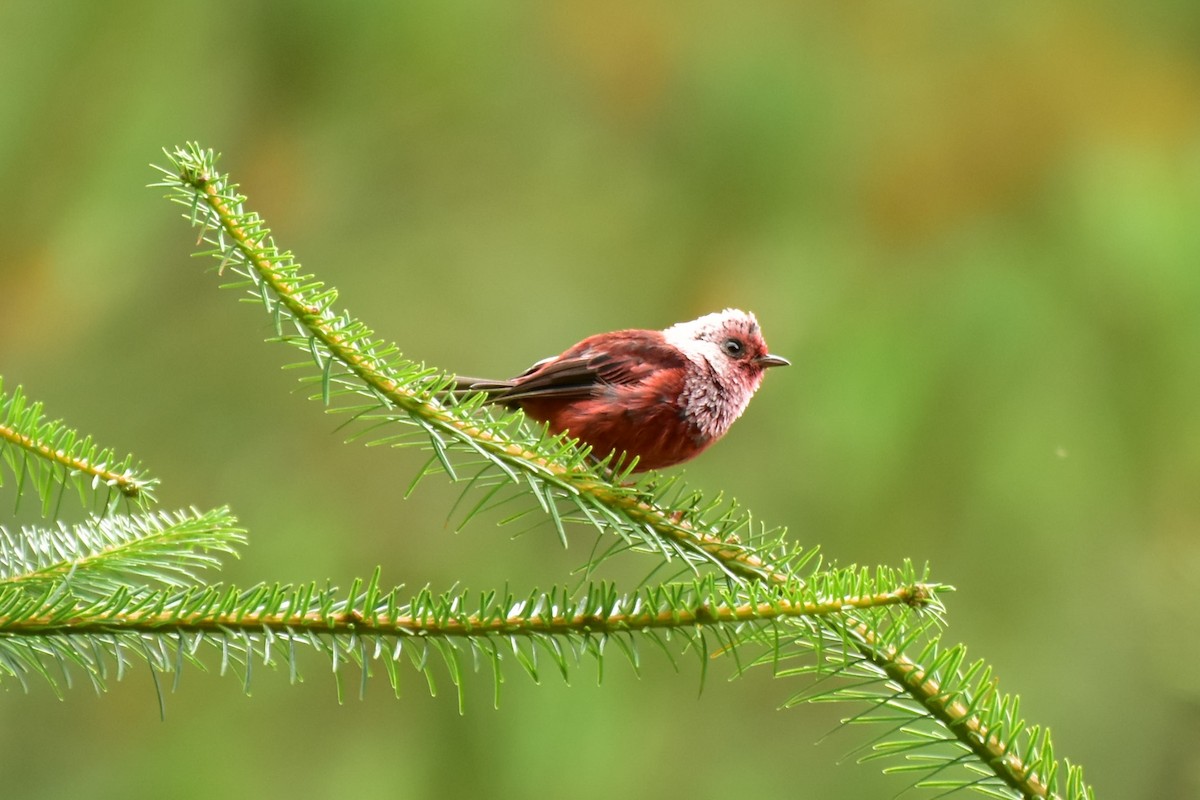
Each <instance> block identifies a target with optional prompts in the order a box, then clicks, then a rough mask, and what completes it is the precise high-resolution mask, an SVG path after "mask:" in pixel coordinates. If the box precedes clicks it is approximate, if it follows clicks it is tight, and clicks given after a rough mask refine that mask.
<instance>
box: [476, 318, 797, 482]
mask: <svg viewBox="0 0 1200 800" xmlns="http://www.w3.org/2000/svg"><path fill="white" fill-rule="evenodd" d="M788 363H789V362H788V360H787V359H786V358H782V357H780V356H776V355H772V354H771V353H769V352H767V344H766V342H765V341H763V337H762V332H761V331H760V330H759V327H758V321H757V320H756V319H755V318H754V315H753V314H750V313H747V312H745V311H739V310H737V309H734V308H727V309H725V310H724V311H719V312H716V313H714V314H707V315H705V316H703V317H700V318H699V319H694V320H692V321H690V322H680V323H678V324H675V325H672V326H671V327H669V328H667V329H665V330H661V331H648V330H624V331H613V332H612V333H600V334H596V335H595V336H589V337H588V338H586V339H584V340H583V341H581V342H579V343H578V344H576V345H573V346H572V347H569V348H567V349H566V350H565V351H563V352H562V353H561V354H559V355H557V356H552V357H550V358H546V359H543V360H542V361H539V362H537V363H536V364H534V365H533V366H532V367H530V368H529V369H527V370H526V371H525V372H522V373H521V374H520V375H518V376H517V377H515V378H513V379H512V380H508V381H490V380H481V379H478V378H464V377H459V378H457V380H456V389H457V390H459V391H464V390H465V391H483V392H487V393H488V395H489V402H493V403H498V404H500V405H504V406H508V407H509V408H520V409H522V410H523V411H524V412H525V413H526V414H527V415H528V416H530V417H532V418H533V419H536V420H538V421H540V422H545V423H546V424H547V426H548V427H549V429H550V431H551V432H553V433H562V432H564V431H565V432H567V433H568V434H569V435H570V436H574V437H578V438H579V439H580V440H581V441H583V442H585V443H586V444H589V445H591V446H592V453H593V454H594V455H596V456H597V457H604V456H606V455H608V454H609V453H611V452H613V451H616V453H617V454H618V455H620V454H621V453H627V454H628V455H629V456H630V457H632V456H637V457H638V463H637V468H636V469H637V471H639V472H641V471H644V470H650V469H659V468H661V467H669V466H672V465H674V464H679V463H681V462H684V461H687V460H689V459H692V458H695V457H696V456H697V455H699V454H700V453H702V452H703V451H704V450H705V449H706V448H707V447H708V446H709V445H711V444H712V443H713V442H715V441H717V440H718V439H720V438H721V437H722V436H724V435H725V432H726V431H727V430H729V426H730V425H732V424H733V422H734V420H736V419H737V418H738V417H739V416H741V414H742V412H743V411H744V410H745V409H746V405H747V404H748V403H749V402H750V398H751V397H752V396H753V395H754V392H755V391H757V389H758V387H759V385H760V384H761V383H762V380H763V375H764V374H765V372H766V370H767V368H768V367H778V366H785V365H787V364H788Z"/></svg>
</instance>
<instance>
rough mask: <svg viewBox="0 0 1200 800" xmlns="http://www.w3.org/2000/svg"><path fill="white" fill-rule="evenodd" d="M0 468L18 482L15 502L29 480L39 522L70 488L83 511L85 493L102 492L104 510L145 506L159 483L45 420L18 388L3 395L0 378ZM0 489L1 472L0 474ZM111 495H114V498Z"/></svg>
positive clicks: (130, 462) (130, 459)
mask: <svg viewBox="0 0 1200 800" xmlns="http://www.w3.org/2000/svg"><path fill="white" fill-rule="evenodd" d="M0 462H3V463H4V464H7V465H8V467H9V469H10V470H11V471H12V473H13V476H14V478H15V480H16V482H17V496H18V500H19V499H20V495H21V493H22V489H23V488H24V486H25V480H26V478H29V479H30V480H32V483H33V486H34V487H35V489H36V491H37V493H38V496H39V498H40V500H41V506H42V516H50V515H51V512H52V511H53V512H54V513H55V514H56V513H57V511H58V507H59V506H60V505H61V503H62V497H63V495H64V494H65V491H66V488H67V485H68V484H73V485H74V486H75V487H76V489H77V490H78V492H79V496H80V501H81V502H82V503H83V504H84V505H85V506H86V505H87V499H86V498H87V493H88V491H93V492H95V491H97V490H99V489H101V488H102V487H103V488H104V490H105V491H104V493H103V505H104V507H105V508H111V506H112V504H113V502H114V501H115V500H117V499H118V498H120V497H126V498H130V499H135V500H140V501H143V502H149V501H150V500H151V499H152V494H153V490H154V487H155V486H156V485H157V483H158V481H156V480H155V479H153V478H150V477H148V476H147V475H146V474H145V472H144V471H143V470H142V469H141V467H140V466H136V465H135V464H134V460H133V456H131V455H126V456H124V457H118V455H117V453H116V451H114V450H113V449H112V448H107V447H105V448H101V447H100V446H99V445H97V444H96V443H95V442H93V441H92V438H91V437H90V436H80V434H79V432H78V431H76V430H74V429H72V428H68V427H67V426H66V425H64V424H63V422H62V421H61V420H47V419H46V418H45V415H44V414H43V413H42V404H41V403H29V402H28V401H27V400H26V398H25V395H24V393H23V392H22V391H21V387H20V386H18V387H16V388H15V389H14V390H13V391H12V393H11V394H9V393H6V392H5V391H4V383H3V378H0ZM0 485H3V471H2V470H0ZM113 490H115V491H116V494H113Z"/></svg>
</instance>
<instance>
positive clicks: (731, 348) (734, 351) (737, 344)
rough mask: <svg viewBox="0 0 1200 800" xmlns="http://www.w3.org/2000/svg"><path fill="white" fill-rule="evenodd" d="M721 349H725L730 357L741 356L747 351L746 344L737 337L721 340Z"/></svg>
mask: <svg viewBox="0 0 1200 800" xmlns="http://www.w3.org/2000/svg"><path fill="white" fill-rule="evenodd" d="M721 349H722V350H724V351H725V355H727V356H729V357H730V358H739V357H740V356H741V355H742V353H743V352H744V351H745V349H746V346H745V345H744V344H742V343H741V341H739V340H737V339H726V340H725V341H723V342H721Z"/></svg>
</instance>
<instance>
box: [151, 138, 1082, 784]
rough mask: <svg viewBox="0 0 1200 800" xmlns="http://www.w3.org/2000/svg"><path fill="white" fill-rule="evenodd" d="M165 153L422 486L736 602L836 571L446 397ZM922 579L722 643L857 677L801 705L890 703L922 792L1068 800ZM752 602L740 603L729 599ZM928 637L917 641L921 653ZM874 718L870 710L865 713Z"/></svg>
mask: <svg viewBox="0 0 1200 800" xmlns="http://www.w3.org/2000/svg"><path fill="white" fill-rule="evenodd" d="M167 156H168V158H169V159H170V161H171V166H170V167H168V168H159V169H160V170H161V172H162V173H163V174H164V180H163V181H162V182H161V183H160V184H157V185H161V186H165V187H167V188H168V189H169V190H170V192H171V195H170V196H171V197H172V199H173V200H175V201H176V202H179V203H182V204H184V205H185V206H187V207H188V209H189V211H188V214H187V215H186V216H187V217H188V218H189V219H190V221H191V222H192V223H193V224H194V225H196V226H198V227H200V229H201V239H202V240H204V241H206V242H208V243H209V244H210V245H211V246H212V248H213V249H211V250H209V251H207V252H208V253H209V254H211V255H214V256H216V257H217V258H219V259H220V267H219V271H220V272H224V271H225V270H226V269H229V270H230V271H232V272H234V273H236V274H237V275H239V276H241V277H242V278H243V279H244V280H241V281H238V282H236V283H234V284H229V286H238V287H245V288H248V289H249V290H250V293H251V295H252V296H253V297H254V298H255V299H256V300H257V301H259V302H261V303H262V304H263V306H264V308H265V310H266V311H267V312H268V314H269V315H270V316H271V318H272V320H273V321H274V323H275V326H276V333H277V336H276V339H277V340H279V341H283V342H287V343H290V344H292V345H294V346H297V347H300V348H302V349H304V350H305V352H306V355H307V356H308V357H309V358H310V359H311V362H312V365H313V366H315V367H316V368H317V369H318V371H319V373H320V374H319V376H313V377H311V378H310V380H313V381H314V382H319V385H320V393H319V394H318V395H316V396H317V397H319V399H321V400H322V402H324V403H325V404H326V405H327V406H331V410H340V411H344V412H348V413H351V414H352V417H351V420H352V421H363V422H367V423H369V424H370V427H369V428H368V430H372V431H373V430H375V429H377V428H379V427H386V428H388V429H389V430H390V429H391V428H392V427H393V426H392V424H393V423H403V424H405V425H407V426H409V427H408V430H407V431H406V432H403V433H388V434H387V435H385V436H383V437H381V438H379V439H376V440H375V441H374V442H372V443H378V444H384V443H386V444H391V445H397V446H403V445H409V444H414V443H423V444H424V445H425V446H427V447H428V448H429V449H431V450H432V456H431V457H430V460H429V462H428V463H427V466H426V467H425V468H424V469H422V470H421V471H420V473H419V474H418V476H417V480H420V478H421V477H423V476H424V475H426V474H429V473H431V472H436V471H442V472H445V473H446V474H447V475H448V476H449V477H450V478H451V479H452V480H466V481H467V483H468V488H475V489H478V490H481V491H484V492H485V495H484V497H483V499H482V500H480V502H479V504H478V505H476V506H475V508H474V509H473V510H472V511H470V512H469V513H468V519H469V518H471V517H472V516H474V514H476V513H478V511H479V510H480V509H483V508H488V507H492V506H494V505H496V504H498V503H500V502H503V499H504V498H503V497H502V496H501V495H500V494H498V493H499V492H500V490H501V489H503V488H505V487H507V488H509V489H511V490H512V491H513V492H527V493H528V494H530V495H532V496H533V498H534V499H535V500H536V501H537V503H538V505H539V506H540V508H541V509H542V510H543V511H544V512H545V513H546V514H547V516H548V517H549V519H550V520H551V522H552V523H553V524H554V526H555V527H556V529H557V530H558V533H559V535H560V537H562V539H563V541H564V543H565V542H566V535H565V532H564V530H563V524H564V521H570V522H583V523H585V524H591V525H593V526H595V527H596V528H598V529H601V530H607V531H609V532H612V533H614V534H616V535H617V536H619V537H620V538H621V540H622V541H623V542H624V543H625V544H626V545H627V546H628V547H630V548H632V549H638V550H643V551H650V552H657V553H658V554H659V555H660V556H661V557H662V558H663V559H665V560H672V559H675V558H681V559H683V561H684V563H686V564H687V565H688V566H689V567H690V568H691V569H693V570H694V571H696V572H697V574H705V573H703V572H702V570H704V568H705V567H709V568H713V569H716V570H718V571H719V573H720V574H722V575H724V576H725V577H726V578H727V579H728V580H729V581H730V586H731V587H732V589H731V591H733V592H735V593H736V594H737V595H738V596H739V597H744V596H745V595H748V594H750V593H753V592H754V591H758V589H757V588H756V586H757V585H759V584H761V585H763V586H766V587H772V588H773V589H776V590H779V591H782V592H785V593H787V592H799V591H805V590H806V589H808V588H809V585H810V584H811V583H813V582H815V581H820V580H821V579H822V576H824V575H826V574H827V573H824V572H821V571H816V570H813V571H811V572H802V570H804V568H805V565H806V564H808V563H809V562H810V561H811V559H812V558H813V556H814V553H815V551H814V550H802V549H799V548H796V547H794V546H791V545H788V544H786V543H785V542H784V541H783V532H782V530H779V529H772V530H767V529H766V528H764V527H763V526H761V525H757V526H756V525H754V524H753V523H752V522H751V518H750V516H749V514H747V513H745V512H742V511H740V510H739V509H737V507H736V505H734V504H732V503H731V504H728V505H723V504H722V503H721V501H720V499H719V498H718V500H717V501H713V502H707V501H705V500H704V498H703V497H702V496H701V495H700V494H699V493H698V492H692V491H689V490H687V489H686V487H684V486H683V484H682V483H681V482H679V481H678V479H674V478H668V479H663V478H662V477H661V476H655V477H648V478H643V479H642V480H640V481H638V482H637V483H634V484H631V485H627V484H625V483H623V481H625V480H626V479H628V478H629V477H630V470H631V466H632V465H631V464H628V463H626V462H625V461H624V460H623V459H622V458H621V457H620V456H619V455H617V454H614V455H610V456H607V457H606V458H605V459H603V460H601V461H600V462H599V465H597V464H596V463H595V462H594V461H593V460H591V459H590V453H589V452H588V450H587V448H586V447H583V448H581V447H579V446H578V443H577V442H573V441H571V440H569V439H567V438H566V437H564V436H551V435H548V434H547V433H546V432H545V430H544V429H543V430H542V431H541V432H540V433H538V432H537V431H531V430H530V429H529V427H528V426H527V425H526V423H525V422H524V420H523V418H522V417H521V415H520V414H519V413H510V414H503V415H500V416H494V415H493V412H492V411H490V410H489V409H487V408H485V407H484V399H485V398H484V397H483V396H482V395H476V396H474V397H471V398H467V399H465V400H458V399H455V398H454V396H453V395H451V394H448V393H447V392H446V390H447V388H448V387H450V386H451V385H452V384H453V377H452V376H450V375H448V374H445V373H442V372H440V371H438V370H435V369H429V368H427V367H426V366H425V365H424V364H418V363H415V362H412V361H409V360H406V359H404V358H403V357H402V356H401V355H400V353H399V350H398V349H397V348H396V347H395V346H394V345H390V344H384V343H382V342H379V341H377V340H375V339H374V338H373V334H372V332H371V331H370V330H369V329H367V328H366V327H365V326H364V325H362V323H360V322H358V321H356V320H354V319H353V318H352V317H351V316H350V315H349V314H348V313H346V312H335V311H334V310H333V307H332V306H333V303H334V302H335V300H336V298H337V294H336V292H335V291H334V290H333V289H326V288H325V287H324V286H323V284H322V283H321V282H319V281H317V280H315V279H314V278H313V277H312V276H311V275H306V274H301V273H300V271H299V265H298V264H297V263H296V262H295V260H294V258H293V257H292V255H291V254H290V253H287V252H282V251H280V250H279V249H278V248H277V247H276V246H275V244H274V242H273V240H272V239H271V237H270V232H269V230H268V229H267V228H266V226H265V225H264V223H263V221H262V220H261V218H259V217H258V215H257V214H255V213H254V212H252V211H247V210H246V209H245V208H244V201H245V197H244V196H243V195H241V194H240V193H239V192H238V190H237V187H236V186H235V185H232V184H230V183H229V182H228V181H227V179H226V178H225V176H223V175H220V174H218V173H217V172H216V170H215V166H214V164H215V156H214V154H213V153H212V152H211V151H207V150H203V149H201V148H200V147H199V146H197V145H195V144H191V145H188V146H187V147H185V148H179V149H177V150H175V151H173V152H168V153H167ZM285 323H288V324H291V325H293V326H294V327H295V330H296V333H295V334H289V335H285V334H284V330H283V328H284V325H285ZM348 395H357V396H358V397H359V398H360V400H359V402H358V404H356V405H344V406H337V405H335V402H341V398H343V397H345V396H348ZM361 398H365V402H364V401H363V400H362V399H361ZM414 436H415V438H414ZM456 464H457V467H456ZM464 467H469V468H472V469H477V470H478V471H477V472H476V473H475V475H474V477H471V478H469V479H468V478H465V477H463V476H460V475H459V473H458V470H461V469H463V468H464ZM560 503H561V504H564V505H565V506H566V509H567V513H564V512H563V511H562V510H561V509H560V508H559V505H560ZM522 513H524V512H522ZM518 516H519V515H518ZM589 566H590V565H589ZM910 589H911V594H910V595H909V596H908V600H907V604H908V605H911V606H912V607H913V608H914V609H917V610H919V609H921V608H923V607H925V608H927V610H932V611H933V613H931V614H929V613H927V614H924V615H916V614H913V613H912V612H911V611H906V612H905V613H897V612H896V611H895V609H896V608H897V607H896V606H895V605H887V606H883V607H872V606H863V607H857V606H854V605H853V604H852V605H851V607H847V606H845V605H843V606H842V607H841V608H840V609H839V610H838V613H837V614H835V615H824V616H819V617H811V618H810V617H807V616H801V617H795V618H794V619H795V620H796V621H795V622H793V623H792V624H791V626H790V627H789V628H788V629H787V630H788V631H789V635H788V636H784V637H776V638H774V639H770V638H768V639H763V638H762V636H761V635H760V633H761V632H760V631H759V629H758V628H755V627H753V626H750V627H743V628H741V629H739V631H738V633H735V634H730V635H729V636H727V637H726V638H724V639H722V641H723V650H724V651H727V652H735V651H736V650H737V649H738V648H739V647H742V646H744V645H746V644H750V643H754V642H759V643H763V644H765V645H766V646H767V652H766V653H765V655H764V656H763V657H762V659H760V660H758V661H756V662H754V663H763V664H772V665H774V668H775V669H776V671H777V674H779V675H781V676H784V675H788V674H816V675H820V676H823V677H824V678H830V677H832V678H846V679H853V681H854V682H852V683H851V684H850V685H849V686H844V687H837V688H834V689H831V690H828V691H823V692H820V693H817V694H813V695H798V696H797V697H796V698H793V701H795V702H802V701H822V700H839V701H845V700H861V701H865V702H867V703H869V704H870V705H871V708H883V707H886V708H889V709H893V710H895V711H896V712H897V713H898V714H899V718H898V719H899V721H898V723H897V725H896V727H895V728H894V729H893V730H892V732H891V735H890V736H888V737H887V738H888V741H884V742H881V743H878V744H876V745H875V746H874V752H873V754H872V756H878V755H898V756H900V757H903V758H906V759H909V760H910V763H908V764H906V765H905V766H904V767H900V768H892V769H905V770H908V769H913V770H918V771H922V772H924V773H926V777H925V778H923V779H921V780H920V781H919V782H918V784H917V785H921V786H930V787H940V788H972V789H976V790H978V791H981V792H984V793H988V794H991V795H992V796H996V797H1060V796H1061V795H1059V794H1057V789H1056V788H1055V787H1057V786H1058V785H1059V781H1058V777H1059V776H1058V771H1059V763H1058V762H1057V761H1056V760H1055V759H1054V757H1053V749H1052V747H1051V745H1050V741H1049V737H1048V735H1047V734H1046V733H1045V732H1044V730H1043V729H1040V728H1028V727H1026V725H1025V723H1024V721H1023V720H1020V719H1017V718H1016V713H1015V700H1011V699H1010V698H1008V697H1007V696H1002V695H999V694H998V693H997V692H996V691H995V689H994V685H993V684H992V683H990V682H984V681H983V680H982V678H980V676H981V675H990V672H989V671H988V670H987V669H986V667H985V666H983V665H982V662H976V663H975V664H972V665H970V666H969V667H967V668H966V669H965V671H964V670H963V669H962V659H963V656H964V654H965V650H964V649H963V648H961V647H952V648H949V649H943V648H941V644H940V634H939V633H938V632H937V631H936V630H934V628H935V627H936V625H937V621H938V619H939V612H940V606H937V605H933V604H935V602H936V601H935V600H934V595H935V593H936V592H937V591H939V587H937V586H936V585H932V584H925V583H924V581H923V580H922V581H915V582H914V585H913V586H912V587H910ZM867 594H870V593H869V592H865V593H863V595H864V596H865V595H867ZM838 596H843V597H845V596H857V595H856V593H853V592H850V593H843V594H840V595H838ZM743 607H746V603H745V602H740V603H739V602H734V603H730V604H729V606H728V608H729V609H732V608H743ZM672 610H673V611H674V612H681V611H684V610H685V609H682V608H674V607H672ZM443 611H446V609H443ZM692 611H693V613H695V614H697V615H698V616H696V617H694V618H691V619H689V620H688V621H687V622H686V623H684V625H685V627H684V628H683V630H686V629H687V628H688V627H693V628H696V627H700V628H702V627H703V626H704V624H705V622H706V620H705V619H703V618H702V617H703V614H705V613H710V611H702V610H700V609H693V610H692ZM359 613H361V612H359ZM720 613H725V612H720ZM450 616H453V615H450ZM447 618H449V617H447ZM389 619H390V620H391V621H393V622H394V621H395V620H396V618H395V617H389ZM499 619H500V618H496V619H495V620H493V623H492V624H494V625H503V624H507V622H508V618H507V617H505V618H504V619H505V621H504V622H503V623H502V622H500V621H499ZM565 619H566V618H565V617H564V620H565ZM327 622H328V620H327ZM340 622H341V624H345V625H347V626H348V627H347V629H346V632H347V634H348V635H350V636H352V637H353V636H354V635H356V634H355V633H353V632H351V631H352V629H353V630H354V631H357V628H355V627H354V626H357V625H360V624H361V623H362V620H359V619H358V618H357V617H356V616H355V615H351V616H350V617H349V618H344V619H342V620H341V621H340ZM476 622H477V621H476ZM778 624H784V620H783V619H782V618H781V619H780V620H779V622H778ZM716 629H717V630H719V629H720V626H717V628H716ZM644 630H647V631H648V632H649V631H652V628H646V629H644ZM672 630H680V628H672ZM529 631H530V632H529V633H528V634H527V635H530V636H532V637H533V639H534V640H535V641H542V640H541V639H538V637H553V636H554V635H555V633H554V632H553V631H549V630H546V631H536V632H535V631H533V629H529ZM373 633H376V634H377V633H378V632H373ZM464 635H466V634H464ZM416 638H418V639H421V640H425V639H427V638H428V637H427V636H418V637H416ZM433 641H434V643H435V644H436V641H437V640H436V639H435V640H433ZM547 641H553V639H552V638H551V639H549V640H547ZM786 643H791V644H794V645H795V647H797V648H799V649H801V650H804V651H806V652H807V653H809V655H811V656H813V657H814V658H813V660H812V661H810V662H809V663H808V664H807V665H805V666H801V667H799V668H793V669H786V670H784V669H780V668H779V665H780V664H781V663H782V661H783V660H784V659H785V658H788V657H790V656H789V655H788V654H787V653H786V652H785V649H786ZM246 646H247V647H249V646H250V645H249V644H247V645H246ZM917 648H920V652H919V653H918V654H917V655H915V656H914V655H912V651H913V650H915V649H917ZM550 649H551V650H552V649H553V648H550ZM337 652H338V650H337V649H336V648H335V650H334V653H335V654H336V653H337ZM438 652H439V653H441V654H442V656H443V658H446V659H450V660H448V661H447V666H448V667H450V668H451V671H452V676H454V677H453V678H452V679H453V680H454V681H455V683H456V684H457V683H458V679H457V675H458V669H457V666H456V662H454V663H451V662H452V661H453V656H452V655H448V653H450V652H451V651H445V650H439V651H438ZM522 663H523V664H525V662H524V661H522ZM976 679H978V680H977V682H975V683H972V680H976ZM874 719H876V715H874V714H867V715H860V716H859V717H858V718H856V720H872V721H873V720H874ZM906 720H907V721H908V724H906V722H905V721H906ZM852 721H855V720H852ZM920 721H926V722H928V723H929V724H930V725H932V726H933V727H932V728H931V729H930V730H918V729H917V728H916V727H914V726H913V725H912V723H914V722H920ZM942 744H946V745H950V746H956V747H958V748H961V751H960V752H959V753H958V755H951V756H945V757H943V756H941V755H931V754H930V753H931V751H929V750H927V749H926V748H928V747H930V746H932V745H942ZM956 766H960V767H963V768H965V769H966V770H967V771H968V772H969V773H970V774H972V775H974V776H976V777H974V778H972V779H960V778H957V777H944V776H943V770H944V769H946V768H949V767H956ZM1065 783H1066V786H1067V788H1068V791H1069V792H1071V794H1070V795H1069V796H1070V797H1071V798H1073V799H1074V798H1083V797H1091V790H1090V788H1088V787H1086V786H1085V785H1084V784H1083V782H1082V777H1081V773H1080V771H1079V770H1078V768H1077V767H1074V766H1070V765H1068V767H1067V769H1066V780H1065Z"/></svg>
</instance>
